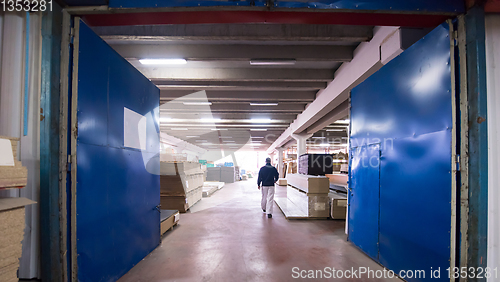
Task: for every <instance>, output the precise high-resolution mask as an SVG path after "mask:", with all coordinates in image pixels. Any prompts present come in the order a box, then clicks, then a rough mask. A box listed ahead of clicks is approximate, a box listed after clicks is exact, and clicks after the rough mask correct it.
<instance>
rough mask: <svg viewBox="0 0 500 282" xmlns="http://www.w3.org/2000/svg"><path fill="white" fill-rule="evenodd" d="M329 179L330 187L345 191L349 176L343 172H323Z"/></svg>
mask: <svg viewBox="0 0 500 282" xmlns="http://www.w3.org/2000/svg"><path fill="white" fill-rule="evenodd" d="M325 176H326V177H328V179H329V181H330V189H332V190H336V191H341V192H347V179H348V178H349V177H348V175H347V174H344V173H333V174H325Z"/></svg>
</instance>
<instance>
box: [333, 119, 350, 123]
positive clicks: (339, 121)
mask: <svg viewBox="0 0 500 282" xmlns="http://www.w3.org/2000/svg"><path fill="white" fill-rule="evenodd" d="M334 123H349V120H348V119H339V120H336V121H335V122H334Z"/></svg>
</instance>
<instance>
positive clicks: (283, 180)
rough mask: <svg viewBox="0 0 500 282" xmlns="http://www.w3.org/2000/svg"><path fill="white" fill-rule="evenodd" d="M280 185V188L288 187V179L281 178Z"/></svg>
mask: <svg viewBox="0 0 500 282" xmlns="http://www.w3.org/2000/svg"><path fill="white" fill-rule="evenodd" d="M278 185H279V186H287V185H288V184H287V181H286V178H280V179H278Z"/></svg>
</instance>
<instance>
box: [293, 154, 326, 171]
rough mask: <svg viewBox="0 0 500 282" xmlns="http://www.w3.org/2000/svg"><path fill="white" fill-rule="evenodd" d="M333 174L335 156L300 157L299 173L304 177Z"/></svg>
mask: <svg viewBox="0 0 500 282" xmlns="http://www.w3.org/2000/svg"><path fill="white" fill-rule="evenodd" d="M332 172H333V155H330V154H304V155H301V156H300V157H299V173H300V174H304V175H325V174H331V173H332Z"/></svg>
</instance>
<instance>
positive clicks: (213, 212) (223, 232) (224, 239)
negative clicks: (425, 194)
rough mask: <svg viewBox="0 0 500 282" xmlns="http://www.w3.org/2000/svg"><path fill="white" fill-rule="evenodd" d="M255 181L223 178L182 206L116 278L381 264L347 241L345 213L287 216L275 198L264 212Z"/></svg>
mask: <svg viewBox="0 0 500 282" xmlns="http://www.w3.org/2000/svg"><path fill="white" fill-rule="evenodd" d="M255 182H256V181H255V180H254V179H250V180H249V181H240V182H237V183H233V184H227V185H225V187H224V188H222V189H221V190H219V191H217V192H215V193H214V194H213V195H212V196H211V197H209V198H203V199H202V200H201V201H200V202H198V203H197V204H196V205H194V206H193V207H191V211H190V212H189V213H186V214H181V218H180V222H179V225H178V226H177V227H175V228H174V230H173V231H168V232H167V233H166V234H165V235H164V236H163V238H162V243H161V244H160V246H159V247H158V248H157V249H156V250H155V251H153V252H152V253H151V254H150V255H149V256H147V257H146V258H145V259H144V260H142V261H141V262H140V263H139V264H138V265H137V266H135V267H134V268H133V269H131V270H130V271H129V272H128V273H127V274H126V275H125V276H123V277H122V278H121V279H120V280H119V282H127V281H134V282H136V281H251V282H253V281H266V282H267V281H291V280H294V281H295V280H299V281H300V280H306V279H300V278H299V279H293V278H294V277H297V275H299V274H298V271H302V270H323V269H324V268H325V267H329V268H335V269H342V270H347V269H349V270H350V269H351V267H354V268H355V270H356V269H358V267H366V268H369V269H370V270H374V271H377V270H383V268H382V267H381V266H379V265H378V264H377V263H375V262H374V261H372V260H371V259H370V258H368V257H367V256H366V255H364V254H363V253H362V252H360V251H359V250H358V249H356V248H355V247H354V246H353V245H351V244H350V243H349V242H347V241H346V235H345V234H344V223H345V222H344V221H338V220H295V221H293V220H291V221H288V220H286V219H285V217H284V216H283V214H282V213H281V211H280V210H279V208H278V207H277V206H276V205H275V207H274V214H273V218H272V219H268V218H267V217H266V216H265V214H263V213H262V210H261V208H260V191H259V190H257V185H256V184H255ZM277 195H279V196H285V195H286V189H285V188H284V187H278V188H277ZM294 267H297V268H298V269H297V268H295V270H296V271H295V272H293V271H292V269H293V268H294ZM297 270H298V271H297ZM328 271H329V270H328ZM303 274H304V275H307V273H306V272H303ZM358 276H359V273H358ZM317 277H319V273H318V276H317ZM307 280H310V279H307ZM327 280H329V281H331V280H336V281H386V280H387V281H388V280H391V281H401V280H399V279H372V278H368V276H367V274H365V275H363V278H361V277H360V278H357V279H356V278H354V279H352V278H351V279H346V278H343V279H339V278H337V279H334V278H330V279H325V277H323V279H317V281H327ZM315 281H316V280H315Z"/></svg>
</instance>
